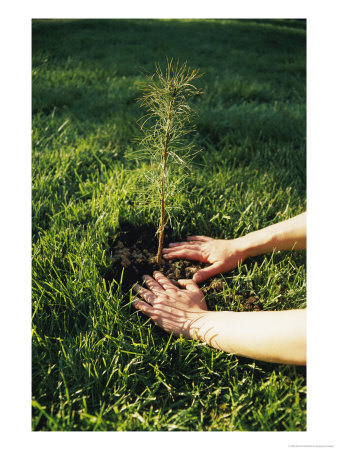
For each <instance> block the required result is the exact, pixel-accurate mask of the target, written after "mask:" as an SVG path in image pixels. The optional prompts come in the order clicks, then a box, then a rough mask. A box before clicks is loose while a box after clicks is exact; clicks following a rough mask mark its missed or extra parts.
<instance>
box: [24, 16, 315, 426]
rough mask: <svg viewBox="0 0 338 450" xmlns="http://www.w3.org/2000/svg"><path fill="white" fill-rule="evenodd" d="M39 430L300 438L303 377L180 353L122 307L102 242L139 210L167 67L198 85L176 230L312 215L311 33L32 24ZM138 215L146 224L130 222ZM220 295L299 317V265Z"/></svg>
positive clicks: (188, 350) (287, 369)
mask: <svg viewBox="0 0 338 450" xmlns="http://www.w3.org/2000/svg"><path fill="white" fill-rule="evenodd" d="M32 32H33V34H32V38H33V52H32V55H33V61H32V90H33V96H32V111H33V118H32V182H33V186H32V202H33V203H32V233H33V235H32V276H33V280H32V310H33V313H32V316H33V318H32V374H33V378H32V380H33V384H32V395H33V410H32V411H33V413H32V429H33V430H83V431H84V430H88V431H89V430H90V431H91V430H97V431H99V430H101V431H102V430H161V431H167V430H195V431H199V430H201V431H202V430H203V431H208V430H213V431H215V430H223V431H240V430H264V431H275V430H289V431H301V430H306V372H305V369H304V368H301V367H294V366H288V365H277V364H267V363H262V362H259V361H252V360H249V359H245V358H239V357H237V356H235V355H228V354H225V353H221V352H219V351H217V350H215V349H212V348H209V347H207V346H205V345H202V344H201V343H197V342H192V341H190V340H183V339H174V338H172V337H171V336H169V335H168V334H166V333H164V332H162V331H161V330H159V329H157V328H156V327H155V326H153V325H152V324H150V323H149V321H147V319H146V318H145V317H144V316H140V314H139V313H136V312H135V311H134V310H133V308H132V307H131V306H130V304H129V301H130V294H129V295H127V294H123V293H122V291H121V285H120V280H119V279H117V280H115V281H114V282H113V283H112V284H110V285H109V284H108V283H106V281H105V275H106V274H107V273H108V272H109V270H110V269H111V256H110V249H109V242H111V239H113V238H114V236H115V234H116V231H117V230H118V228H119V224H120V223H122V222H124V221H126V220H128V221H132V222H134V223H139V224H144V223H149V222H155V217H154V214H153V212H152V211H151V210H149V208H147V207H146V205H145V206H144V208H143V209H142V208H141V210H139V208H136V206H137V201H138V199H137V190H138V186H137V179H138V177H139V175H142V173H143V172H144V171H146V170H147V166H146V164H145V163H142V164H141V163H139V164H138V163H137V162H136V163H135V162H132V161H130V160H128V159H126V158H125V157H124V155H125V154H126V153H128V152H130V151H132V150H133V148H134V145H135V143H134V140H133V139H134V137H135V136H138V133H139V130H138V127H137V125H136V121H137V119H138V118H139V117H140V110H139V108H138V105H137V103H136V101H135V100H136V98H137V97H139V95H140V92H139V82H140V81H142V80H143V79H144V74H145V73H146V72H149V73H152V72H153V69H154V63H155V62H156V61H159V62H161V63H164V62H165V58H166V56H168V57H169V58H170V57H174V58H179V59H180V60H181V61H184V60H186V59H187V60H188V63H189V65H190V66H191V67H196V68H199V69H200V70H201V72H205V75H204V77H203V79H201V81H200V83H201V84H200V87H202V89H203V91H204V95H203V96H200V97H199V98H197V99H196V101H195V107H196V109H197V110H198V113H199V120H198V123H197V130H198V132H197V133H196V134H195V136H194V140H195V144H196V145H197V146H198V147H199V148H201V149H202V152H201V153H200V154H199V156H198V158H197V160H196V163H195V165H194V167H193V168H192V174H191V178H190V180H189V183H190V185H189V187H188V188H189V189H188V190H187V192H186V193H183V194H182V195H181V196H180V197H179V198H177V202H179V203H182V204H183V205H185V212H181V213H178V215H177V216H176V217H175V218H174V219H173V222H172V226H173V228H174V230H175V236H176V237H177V238H183V237H185V236H186V235H187V234H189V233H196V232H197V231H198V232H199V233H201V234H202V233H203V234H207V235H209V236H213V237H220V238H233V237H238V236H241V235H243V234H245V233H247V232H250V231H253V230H256V229H258V228H261V227H265V226H267V225H270V224H272V223H276V222H278V221H281V220H284V219H288V218H290V217H292V216H294V215H296V214H298V213H300V212H303V211H304V210H305V208H306V178H305V176H306V170H305V166H306V150H305V144H306V142H305V135H306V134H305V133H306V131H305V127H306V123H305V118H306V93H305V77H306V54H305V41H306V30H305V23H304V22H302V21H297V20H275V21H274V20H34V21H33V23H32ZM136 209H137V211H138V213H137V214H136V213H135V212H136ZM224 280H225V281H226V289H225V290H226V291H227V292H224V295H223V296H220V297H219V298H218V299H216V300H215V309H219V310H222V309H223V310H224V309H229V310H237V309H238V304H236V301H235V300H232V301H231V302H229V301H226V298H227V293H228V292H233V293H236V292H238V291H241V290H243V289H245V290H247V289H250V290H254V291H255V292H256V293H257V294H258V295H259V297H260V298H264V300H265V303H264V309H273V310H281V309H290V308H303V307H304V306H305V304H306V257H305V254H304V252H298V253H296V252H277V253H275V254H273V255H262V256H260V257H257V258H253V259H251V260H248V261H247V262H246V264H244V265H243V266H242V267H240V268H239V269H237V270H234V271H232V272H230V273H228V274H225V275H224Z"/></svg>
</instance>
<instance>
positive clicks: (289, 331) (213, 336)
mask: <svg viewBox="0 0 338 450" xmlns="http://www.w3.org/2000/svg"><path fill="white" fill-rule="evenodd" d="M190 335H191V337H194V338H197V339H199V340H201V341H203V342H206V343H207V344H208V345H210V346H212V347H214V348H217V349H219V350H222V351H225V352H227V353H235V354H237V355H240V356H245V357H247V358H253V359H259V360H262V361H268V362H277V363H283V364H297V365H304V364H306V311H305V310H289V311H260V312H231V311H223V312H215V311H208V312H207V313H206V314H205V315H203V317H201V318H200V319H199V320H197V321H196V322H195V324H194V325H193V326H192V327H191V330H190Z"/></svg>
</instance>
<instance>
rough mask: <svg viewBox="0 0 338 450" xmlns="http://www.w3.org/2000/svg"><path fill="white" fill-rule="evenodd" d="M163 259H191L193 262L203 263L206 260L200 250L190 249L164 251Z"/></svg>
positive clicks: (176, 248) (178, 248)
mask: <svg viewBox="0 0 338 450" xmlns="http://www.w3.org/2000/svg"><path fill="white" fill-rule="evenodd" d="M163 258H165V259H172V258H182V259H191V260H193V261H203V260H204V258H203V256H202V254H201V251H200V250H199V249H194V248H192V249H189V248H183V247H182V248H180V247H175V248H173V249H167V251H165V249H163Z"/></svg>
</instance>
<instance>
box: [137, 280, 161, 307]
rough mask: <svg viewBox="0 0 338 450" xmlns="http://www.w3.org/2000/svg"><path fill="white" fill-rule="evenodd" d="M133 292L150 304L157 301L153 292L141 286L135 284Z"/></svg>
mask: <svg viewBox="0 0 338 450" xmlns="http://www.w3.org/2000/svg"><path fill="white" fill-rule="evenodd" d="M133 291H134V292H136V294H138V295H140V296H141V297H142V298H144V300H145V301H146V302H148V303H150V304H152V303H153V301H154V300H155V299H156V294H154V293H152V292H151V291H148V289H145V288H143V287H142V286H140V285H139V284H135V286H133Z"/></svg>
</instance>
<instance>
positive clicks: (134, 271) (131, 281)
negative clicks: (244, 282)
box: [105, 223, 262, 311]
mask: <svg viewBox="0 0 338 450" xmlns="http://www.w3.org/2000/svg"><path fill="white" fill-rule="evenodd" d="M171 236H172V233H171V230H170V229H167V230H166V232H165V237H164V247H166V246H167V245H168V244H169V243H170V242H172V239H171ZM109 244H110V250H111V256H112V268H111V270H109V272H108V273H107V274H106V275H105V279H106V281H108V282H109V283H110V282H112V281H113V280H114V279H116V280H117V281H119V280H120V279H121V274H122V271H123V278H122V289H123V290H124V291H125V292H128V291H129V289H130V288H131V287H132V286H133V285H135V283H139V284H142V276H143V275H151V276H152V274H153V272H154V271H155V270H158V271H161V272H162V273H163V274H164V275H165V276H166V277H168V278H169V279H170V280H171V281H172V283H174V284H175V285H176V286H179V285H178V283H177V281H176V280H179V279H186V278H192V277H193V274H194V273H195V272H196V271H197V270H199V269H201V268H203V267H206V265H207V264H203V263H200V262H198V261H190V260H179V259H176V260H175V259H173V260H165V262H164V264H163V265H162V266H159V265H158V264H157V263H156V262H155V256H156V253H157V246H158V240H157V236H156V230H155V227H153V226H151V225H142V226H138V227H136V226H134V225H132V224H130V223H124V224H121V226H120V230H119V232H118V235H117V237H116V239H115V240H114V241H112V242H110V243H109ZM223 284H224V281H223V280H222V278H221V277H220V276H219V277H214V278H210V279H209V280H206V281H205V282H204V283H203V284H202V285H200V288H201V289H202V291H203V293H204V294H205V295H206V300H207V304H208V307H209V308H210V309H214V308H213V306H214V305H215V303H217V299H218V298H219V296H220V295H222V296H223V295H224V294H223ZM226 300H227V301H235V302H236V303H237V304H238V305H239V310H242V311H243V310H244V311H258V310H260V309H262V306H261V301H260V300H259V298H258V296H257V295H255V294H254V293H252V292H242V293H236V295H232V296H231V297H228V298H226Z"/></svg>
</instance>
